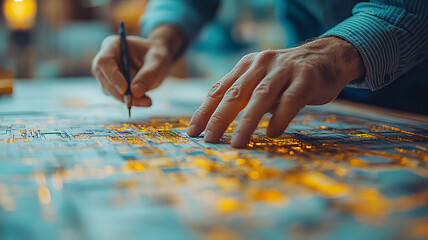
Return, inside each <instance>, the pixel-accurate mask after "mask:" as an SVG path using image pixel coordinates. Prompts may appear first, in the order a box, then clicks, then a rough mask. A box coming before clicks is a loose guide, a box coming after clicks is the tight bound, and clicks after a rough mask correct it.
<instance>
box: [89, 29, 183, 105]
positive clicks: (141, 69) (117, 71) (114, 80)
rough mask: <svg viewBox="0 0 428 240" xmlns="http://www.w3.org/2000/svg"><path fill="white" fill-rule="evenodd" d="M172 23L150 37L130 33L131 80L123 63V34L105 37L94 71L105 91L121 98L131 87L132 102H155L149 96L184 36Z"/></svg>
mask: <svg viewBox="0 0 428 240" xmlns="http://www.w3.org/2000/svg"><path fill="white" fill-rule="evenodd" d="M175 31H176V30H174V29H173V27H171V26H161V27H158V28H156V29H155V30H154V32H153V33H152V34H151V35H150V37H149V38H148V39H145V38H142V37H138V36H127V37H126V43H127V47H128V59H129V62H128V64H129V75H130V84H128V82H127V80H126V77H125V74H124V72H123V70H122V69H123V66H122V62H123V59H122V46H121V43H120V42H121V40H120V39H121V38H120V36H118V35H115V36H110V37H108V38H106V39H105V40H104V41H103V43H102V45H101V49H100V50H99V52H98V54H97V55H96V56H95V58H94V60H93V61H92V69H91V71H92V74H93V75H94V76H95V77H96V78H97V79H98V81H99V82H100V83H101V86H102V88H103V89H104V91H105V92H107V93H108V94H110V95H111V96H113V97H115V98H116V99H117V100H119V101H121V102H125V101H124V100H125V94H126V93H127V92H128V87H130V94H129V95H130V96H132V98H131V99H130V101H129V102H132V106H135V107H149V106H151V104H152V102H151V99H150V98H149V97H148V96H146V93H147V92H148V91H150V90H151V89H154V88H156V87H157V86H159V85H160V83H161V82H162V81H163V80H164V79H165V77H166V75H167V73H168V71H169V69H170V67H171V65H172V64H173V61H174V60H175V59H176V56H177V53H178V52H179V50H180V46H181V45H182V43H183V39H173V37H175V36H178V35H177V34H176V33H175Z"/></svg>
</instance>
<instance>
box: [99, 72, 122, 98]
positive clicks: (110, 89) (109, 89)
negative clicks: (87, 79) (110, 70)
mask: <svg viewBox="0 0 428 240" xmlns="http://www.w3.org/2000/svg"><path fill="white" fill-rule="evenodd" d="M99 78H100V83H101V87H102V88H103V89H104V92H107V93H108V94H109V95H110V96H113V97H114V98H116V99H117V100H119V101H120V102H124V98H123V94H120V93H119V92H117V90H116V89H115V88H114V87H113V86H111V85H110V83H109V82H108V81H107V80H106V79H105V76H104V74H101V75H99Z"/></svg>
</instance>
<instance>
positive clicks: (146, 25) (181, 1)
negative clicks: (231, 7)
mask: <svg viewBox="0 0 428 240" xmlns="http://www.w3.org/2000/svg"><path fill="white" fill-rule="evenodd" d="M219 2H220V0H204V1H201V0H150V1H149V3H148V5H147V8H146V11H145V13H144V14H143V16H142V18H141V27H142V35H143V36H145V37H147V36H148V35H149V34H150V32H152V31H153V29H155V28H156V27H158V26H159V25H165V24H166V25H173V26H176V27H178V28H180V29H181V30H182V31H183V32H184V33H185V34H186V37H187V38H188V39H189V40H190V41H192V40H193V39H194V38H195V37H196V35H197V34H198V32H199V30H200V29H201V28H202V26H203V25H204V24H205V23H206V22H208V21H210V20H211V19H212V18H213V17H214V15H215V13H216V10H217V8H218V5H219Z"/></svg>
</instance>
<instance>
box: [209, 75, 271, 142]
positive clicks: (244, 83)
mask: <svg viewBox="0 0 428 240" xmlns="http://www.w3.org/2000/svg"><path fill="white" fill-rule="evenodd" d="M265 74H266V73H265V69H264V68H258V69H254V68H250V69H249V70H248V71H247V72H246V73H244V74H243V75H242V76H241V77H240V78H239V79H238V80H236V82H235V83H234V84H233V85H232V87H230V88H229V89H228V90H227V92H226V93H225V95H224V97H223V99H222V100H221V102H220V104H219V105H218V107H217V109H216V110H215V111H214V113H213V114H212V116H211V117H210V119H209V121H208V124H207V127H206V129H205V137H204V140H205V141H206V142H217V141H218V140H219V139H220V138H221V136H222V135H223V133H224V132H225V131H226V129H227V128H228V126H229V124H230V123H231V122H232V121H233V120H234V119H235V118H236V116H237V115H238V113H239V112H240V111H241V110H242V109H244V107H245V106H246V105H247V103H248V100H249V99H250V97H251V93H252V92H253V90H254V88H255V87H256V86H257V84H258V83H259V82H260V79H262V78H263V77H264V75H265Z"/></svg>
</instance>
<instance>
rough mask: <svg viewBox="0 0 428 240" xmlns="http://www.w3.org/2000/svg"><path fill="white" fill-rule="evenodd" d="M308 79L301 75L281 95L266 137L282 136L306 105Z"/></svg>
mask: <svg viewBox="0 0 428 240" xmlns="http://www.w3.org/2000/svg"><path fill="white" fill-rule="evenodd" d="M307 77H308V75H307V74H304V73H302V74H299V75H298V76H297V77H296V78H295V79H294V80H293V82H292V83H291V85H290V87H289V88H288V89H287V90H285V91H284V93H283V94H282V95H281V98H280V101H279V104H278V107H277V108H276V110H275V112H274V113H273V116H272V118H271V119H270V121H269V125H268V127H267V130H266V135H268V136H269V137H277V136H279V135H281V134H282V133H283V132H284V131H285V129H286V128H287V127H288V125H289V124H290V122H291V121H292V120H293V118H294V117H295V116H296V115H297V113H298V112H299V111H300V109H302V108H303V107H304V106H305V105H306V100H307V97H306V95H307V91H306V90H307V89H308V84H307V79H306V78H307Z"/></svg>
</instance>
